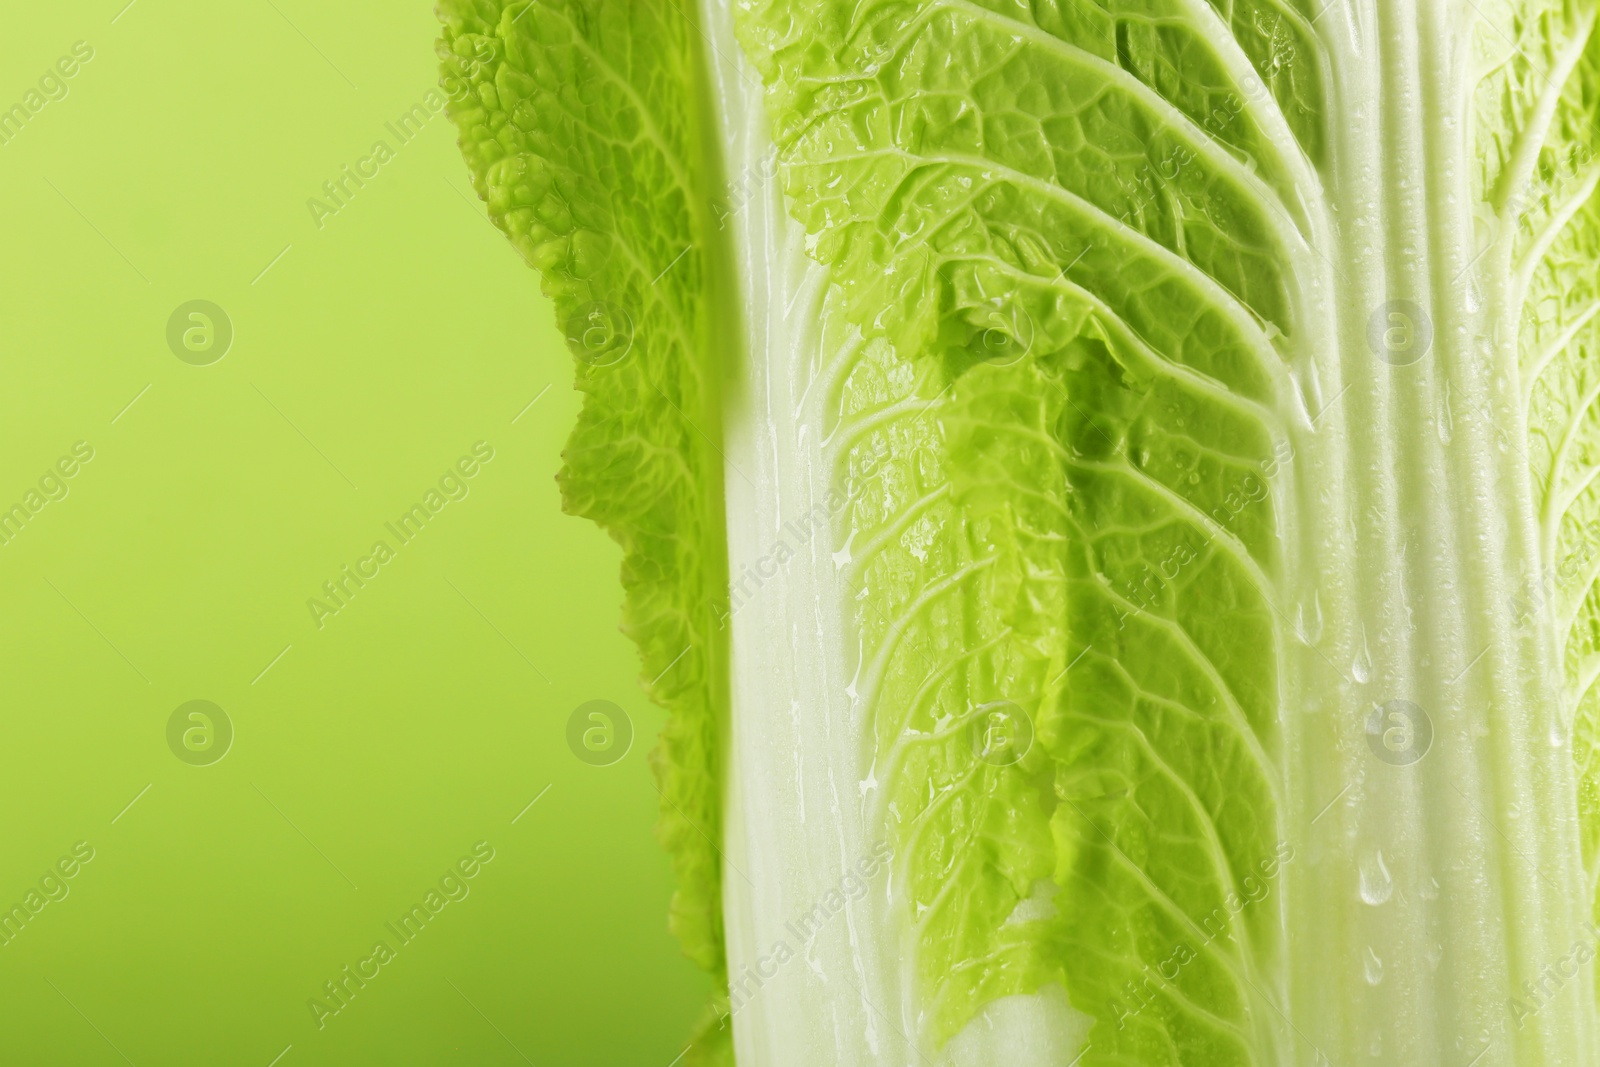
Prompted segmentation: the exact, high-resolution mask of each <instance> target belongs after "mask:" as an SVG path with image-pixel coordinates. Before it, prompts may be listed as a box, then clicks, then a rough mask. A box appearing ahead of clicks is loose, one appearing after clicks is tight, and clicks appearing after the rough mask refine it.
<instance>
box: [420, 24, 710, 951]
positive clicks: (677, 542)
mask: <svg viewBox="0 0 1600 1067" xmlns="http://www.w3.org/2000/svg"><path fill="white" fill-rule="evenodd" d="M440 16H441V18H442V19H443V21H444V24H445V32H444V36H443V39H442V41H441V43H440V56H441V59H442V61H443V70H444V78H443V81H442V83H441V84H443V85H444V87H445V88H446V89H447V90H448V91H450V93H451V98H452V103H451V109H450V113H451V116H452V117H453V119H454V120H455V122H456V125H457V126H458V128H459V129H460V133H461V148H462V152H463V153H464V154H465V156H466V159H467V163H468V165H469V167H470V168H471V172H472V180H473V185H474V187H475V188H476V189H477V191H478V195H479V196H481V197H482V198H483V199H484V201H485V202H486V203H487V204H488V208H489V216H490V218H491V219H493V220H494V223H495V225H497V226H499V227H500V228H501V229H502V230H503V231H504V232H505V233H506V235H507V236H508V237H509V238H511V241H512V243H513V244H514V245H515V246H516V248H517V250H518V251H519V252H521V253H522V255H523V257H524V258H525V259H526V260H527V261H528V263H529V264H531V265H532V266H534V267H535V268H537V269H538V271H539V273H540V277H541V281H542V284H543V288H544V292H545V294H546V296H548V297H549V298H550V300H551V301H552V303H553V304H554V305H555V313H556V321H557V323H558V324H559V325H561V326H563V327H564V329H565V330H566V334H567V339H568V343H569V345H570V346H571V348H572V351H573V355H574V356H575V357H576V358H575V367H576V372H577V387H578V389H579V391H580V392H582V393H583V394H584V404H583V410H582V413H581V414H580V415H579V418H578V424H577V426H576V427H575V428H574V429H573V432H572V437H571V439H570V440H569V441H568V443H567V448H566V451H565V453H564V458H565V461H566V465H565V467H564V468H563V469H562V471H561V474H560V475H559V481H560V483H561V490H562V498H563V500H564V502H565V506H566V509H567V510H568V511H570V512H571V513H573V514H575V515H582V516H585V517H587V518H591V519H593V520H594V521H596V522H597V523H599V524H600V525H601V526H603V527H604V528H605V529H606V530H607V531H608V532H609V533H610V534H611V536H612V537H613V538H615V539H616V541H617V543H618V544H620V545H621V546H622V553H623V558H622V584H623V588H624V592H625V595H626V599H625V602H624V606H623V630H624V632H626V633H627V634H628V635H629V636H630V637H631V638H632V639H633V640H634V641H635V642H636V643H637V644H638V646H639V652H640V658H641V661H642V666H643V671H642V678H643V680H644V684H645V689H646V692H647V693H648V694H649V695H650V697H651V699H653V700H654V701H656V702H657V703H658V704H660V705H661V706H662V707H664V708H666V709H667V710H668V712H669V713H670V718H669V720H668V722H667V726H666V728H665V729H664V731H663V732H662V736H661V740H660V743H659V745H658V746H657V748H656V750H655V752H654V753H653V754H652V763H653V766H654V768H655V777H656V784H657V788H658V789H659V791H660V793H661V821H660V825H659V833H660V836H661V838H662V840H663V841H664V842H665V844H666V846H667V848H668V849H669V850H670V852H671V853H672V858H673V866H674V869H675V870H676V872H677V878H678V891H677V894H676V896H675V897H674V898H673V904H672V916H671V926H672V929H673V931H674V932H675V933H676V934H677V935H678V937H679V939H680V940H681V941H682V943H683V948H684V951H685V952H686V953H687V954H688V955H689V957H690V958H691V959H693V960H694V961H695V962H697V963H699V964H700V965H701V966H703V967H705V968H707V969H708V970H710V971H712V972H713V973H714V974H718V975H720V974H722V973H723V970H724V959H723V935H722V904H721V884H720V879H721V856H720V853H719V850H718V842H719V841H720V839H721V824H722V813H721V811H720V786H719V782H720V780H721V756H720V744H721V740H720V737H721V733H722V729H723V727H722V720H723V717H724V716H725V715H726V708H727V681H726V657H727V642H726V635H725V633H724V629H723V624H722V618H723V615H724V613H725V604H726V601H727V570H726V566H727V564H726V558H727V557H726V547H725V546H726V535H725V532H724V520H723V497H722V469H721V468H722V456H721V452H720V449H719V444H718V441H719V435H720V429H721V418H720V411H719V404H720V400H719V396H720V378H721V375H722V373H723V368H724V366H726V365H727V364H728V362H730V356H729V353H728V351H727V350H726V347H725V343H724V341H723V340H722V338H723V337H724V336H726V331H725V330H724V329H723V328H722V324H723V323H725V322H726V321H727V319H726V316H727V314H728V313H729V311H730V308H729V305H728V296H727V294H728V292H729V289H728V286H727V284H726V279H725V276H724V273H723V272H724V271H725V269H726V268H725V265H724V263H723V262H722V259H721V257H722V256H723V255H724V253H723V252H722V251H721V249H722V248H723V247H724V244H725V242H724V241H723V239H722V238H721V237H720V236H719V234H718V230H717V225H716V221H715V219H714V217H713V216H712V214H711V211H710V204H711V195H710V190H712V189H713V188H716V187H717V184H718V179H717V178H716V177H715V175H717V174H718V173H719V170H718V164H717V150H716V145H715V143H714V142H712V141H711V140H710V139H709V138H708V129H707V126H706V109H705V106H704V102H703V99H702V97H703V93H704V78H703V72H702V70H701V67H700V59H699V45H698V42H699V40H700V38H699V36H698V32H697V29H696V27H695V26H694V25H693V24H692V23H690V22H688V21H686V19H685V18H684V16H683V15H681V14H680V13H678V12H677V11H675V10H673V9H672V8H671V6H670V5H669V6H666V7H658V6H656V5H643V4H622V3H613V2H609V0H554V2H552V0H538V2H536V3H529V2H525V0H512V2H498V0H446V2H444V3H442V4H441V5H440Z"/></svg>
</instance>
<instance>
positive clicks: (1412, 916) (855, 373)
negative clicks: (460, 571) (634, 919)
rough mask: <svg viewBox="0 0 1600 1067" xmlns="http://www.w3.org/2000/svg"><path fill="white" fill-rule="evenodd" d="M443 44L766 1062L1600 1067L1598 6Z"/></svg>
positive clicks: (1149, 3) (518, 29)
mask: <svg viewBox="0 0 1600 1067" xmlns="http://www.w3.org/2000/svg"><path fill="white" fill-rule="evenodd" d="M447 10H448V14H447V21H448V22H449V24H450V26H451V32H450V33H449V34H447V42H448V43H449V47H448V49H447V50H448V51H449V52H450V54H451V56H453V57H454V58H452V59H449V60H448V61H447V66H449V65H451V64H454V66H453V67H452V68H451V69H456V70H458V71H459V70H462V69H464V68H463V67H462V66H461V64H462V63H464V62H465V59H466V57H468V56H470V55H471V49H472V48H474V47H476V42H478V41H479V40H489V41H491V42H492V48H493V49H495V50H496V51H495V52H494V54H495V57H496V59H495V61H494V63H493V64H492V65H491V69H490V70H489V71H487V72H486V73H480V74H478V75H476V76H475V77H474V84H475V85H476V87H477V92H478V96H477V98H476V101H475V102H474V103H473V104H472V105H471V106H470V107H463V108H459V109H458V111H457V115H458V120H459V121H460V122H461V125H462V130H463V148H464V150H465V151H466V153H467V156H468V159H469V161H470V162H471V163H472V164H473V168H474V174H475V177H476V179H477V181H478V185H479V190H480V193H483V194H484V195H485V197H486V199H488V201H489V203H490V206H491V212H492V214H493V215H494V217H495V218H496V220H497V221H498V222H500V224H501V225H502V226H503V227H504V228H505V229H506V231H507V232H508V234H510V235H511V236H512V238H513V239H514V241H516V242H517V243H518V245H519V247H520V248H522V249H523V251H524V253H525V254H526V255H527V256H528V257H529V259H530V261H532V262H533V263H534V265H535V266H537V267H539V268H540V270H541V271H542V273H543V274H544V278H545V285H546V289H547V291H548V292H550V294H551V295H552V296H553V297H554V299H555V301H556V304H557V310H558V315H561V316H563V317H569V316H572V315H574V314H577V313H578V312H579V311H580V310H582V309H583V308H587V307H589V306H590V304H591V303H592V302H595V301H599V302H602V303H603V304H605V305H606V307H608V308H609V307H613V306H615V307H625V308H628V309H630V312H629V313H630V315H631V316H632V318H631V329H632V331H633V346H634V347H633V350H632V353H631V354H630V355H629V356H628V357H627V358H626V359H624V360H622V361H621V362H618V363H616V364H615V365H612V366H608V367H603V368H597V367H593V366H590V365H589V364H588V363H586V362H584V357H585V355H586V353H585V352H584V351H583V349H582V344H581V339H580V344H579V346H578V351H579V356H580V372H579V374H580V378H579V380H580V387H583V388H586V389H588V390H589V391H590V394H591V396H590V401H589V404H588V406H586V408H585V414H584V421H583V422H582V423H580V426H579V429H578V431H577V433H576V435H575V437H574V448H573V449H572V451H570V452H569V459H568V462H569V473H568V475H567V483H566V484H567V488H568V499H569V503H572V504H573V505H575V508H574V509H575V510H579V511H581V512H583V513H585V514H590V515H592V516H593V517H595V518H597V519H599V520H600V521H602V522H603V523H607V524H608V525H610V526H611V527H612V528H613V530H614V532H617V533H618V536H619V539H621V540H622V541H623V543H624V546H625V548H626V549H627V552H628V556H627V559H628V563H627V564H626V567H627V568H628V573H629V575H630V577H631V582H630V593H629V606H628V609H627V610H628V613H629V619H630V624H631V627H632V629H633V632H634V633H635V636H636V637H637V638H638V639H639V640H640V641H641V646H642V647H643V648H644V650H645V658H646V672H645V673H646V675H647V676H651V677H653V676H654V672H655V669H656V668H657V665H659V666H660V667H661V668H665V667H667V666H668V665H669V663H670V662H671V661H672V657H673V656H675V655H676V654H677V653H678V652H679V650H681V649H683V648H686V647H690V648H693V649H695V650H697V651H696V654H695V656H694V657H693V658H692V659H691V660H687V661H686V663H687V664H688V670H687V671H684V672H683V673H681V674H679V675H673V674H670V673H669V674H668V675H667V676H666V677H667V679H668V680H669V681H668V684H669V685H671V686H674V687H676V688H672V689H670V690H669V691H666V692H663V693H661V694H660V698H661V699H663V700H664V701H665V702H666V703H667V704H668V706H669V707H670V708H671V709H672V710H673V712H674V718H673V723H674V725H673V726H672V727H671V728H669V734H668V737H667V739H666V740H665V742H664V748H663V751H664V752H665V753H666V756H667V758H666V760H665V769H664V771H663V779H662V780H663V789H664V792H665V794H666V796H667V798H668V805H667V807H666V808H664V811H666V812H667V815H668V818H667V825H668V826H669V827H670V828H671V829H669V835H671V836H672V837H673V840H672V842H671V844H672V845H673V847H674V848H675V850H676V853H677V856H678V862H679V866H680V877H683V878H684V879H685V880H684V882H683V885H684V890H683V893H684V894H685V899H691V898H692V899H693V900H694V901H696V902H697V904H699V905H703V907H694V908H690V907H686V906H682V905H680V907H679V909H678V912H677V915H678V922H679V926H680V930H683V931H685V932H686V933H687V935H688V936H687V938H686V944H688V945H689V947H690V949H691V952H692V953H694V954H696V955H697V956H699V957H700V958H702V959H703V960H705V961H706V962H708V963H711V964H712V965H713V966H716V965H719V963H720V960H721V958H722V957H721V955H720V953H721V952H722V951H723V946H724V944H725V946H726V953H727V976H728V977H729V979H730V980H731V981H730V985H731V993H732V999H731V1001H730V1003H729V1004H728V1005H727V1006H726V1009H725V1010H726V1011H727V1012H728V1013H729V1017H728V1018H726V1019H724V1020H723V1021H724V1022H725V1023H730V1024H731V1026H732V1030H733V1034H734V1041H735V1044H736V1045H737V1048H738V1052H739V1055H740V1058H741V1060H743V1061H745V1062H747V1063H750V1064H760V1065H762V1067H767V1065H783V1067H788V1065H791V1064H793V1065H796V1067H799V1065H808V1067H809V1065H814V1064H820V1063H829V1064H850V1065H863V1067H864V1065H868V1064H871V1065H878V1064H894V1065H897V1067H898V1065H901V1064H905V1065H908V1067H909V1065H911V1064H935V1063H937V1064H939V1065H940V1067H945V1065H946V1064H948V1065H951V1067H968V1065H976V1064H980V1063H1000V1062H1003V1063H1007V1064H1009V1065H1014V1067H1034V1065H1039V1067H1043V1065H1045V1064H1053V1065H1066V1064H1082V1065H1084V1067H1090V1065H1101V1064H1106V1065H1109V1064H1139V1065H1143V1064H1182V1065H1184V1067H1199V1065H1246V1064H1253V1065H1261V1067H1267V1065H1276V1064H1297V1065H1299V1064H1305V1065H1312V1064H1319V1063H1324V1062H1332V1063H1338V1064H1344V1063H1358V1062H1360V1063H1384V1064H1408V1065H1409V1064H1417V1065H1424V1064H1426V1065H1433V1064H1448V1063H1456V1062H1460V1063H1463V1064H1466V1063H1474V1064H1477V1065H1479V1067H1489V1065H1505V1064H1519V1065H1520V1064H1528V1065H1532V1064H1540V1065H1544V1064H1574V1065H1577V1064H1592V1063H1595V1062H1600V1043H1597V1040H1600V1026H1597V1019H1596V1006H1595V1004H1596V1002H1595V980H1594V972H1593V967H1592V965H1591V960H1592V958H1593V956H1594V954H1595V943H1596V940H1597V938H1600V934H1597V933H1596V932H1595V929H1594V928H1593V927H1592V926H1588V925H1586V924H1587V923H1588V922H1589V921H1590V920H1592V919H1593V918H1594V916H1595V908H1596V883H1597V880H1600V686H1597V685H1596V681H1597V679H1600V415H1597V404H1600V313H1597V309H1600V280H1597V279H1600V265H1597V256H1600V194H1597V179H1600V117H1597V115H1600V112H1597V108H1600V36H1597V34H1596V32H1595V24H1596V10H1595V4H1594V2H1593V0H1481V2H1480V0H803V2H802V0H702V3H701V4H700V6H699V7H698V8H695V7H692V6H687V5H680V4H678V3H677V2H676V0H662V6H660V7H657V6H656V5H655V4H650V5H646V4H644V3H638V2H628V0H541V2H539V3H536V4H525V3H512V4H506V5H504V6H503V8H502V5H499V4H487V3H479V4H467V3H456V4H451V5H448V8H447ZM735 29H736V32H737V42H738V43H737V45H735V44H734V34H735ZM741 52H742V54H741ZM479 102H481V106H480V103H479ZM723 159H726V163H723V162H721V160H723ZM724 175H728V176H729V177H725V176H724ZM769 175H771V176H775V179H776V180H775V181H770V182H769V181H768V180H767V177H768V176H769ZM730 192H731V193H732V194H733V195H731V196H730ZM713 204H716V205H719V206H720V209H718V210H713V209H712V207H711V205H713ZM683 249H688V251H687V252H685V253H684V258H683V260H682V262H680V263H678V264H677V265H676V266H673V265H671V262H670V261H671V259H672V256H673V255H676V254H677V253H678V252H679V251H680V250H683ZM658 271H665V272H666V273H664V274H663V275H662V278H663V279H665V280H664V281H655V282H653V281H652V280H651V279H652V278H653V277H654V276H655V275H656V273H657V272H658ZM719 316H720V317H719ZM713 322H719V323H721V324H722V327H721V328H720V329H712V323H713ZM735 324H738V325H737V326H736V325H735ZM603 336H605V335H604V333H603V331H602V337H603ZM729 363H732V364H736V365H737V373H735V374H733V375H731V377H729V376H725V371H726V370H727V366H726V365H727V364H729ZM730 382H731V383H732V384H729V383H730ZM701 431H703V432H701ZM724 441H725V442H726V449H725V454H724V452H723V451H719V448H721V447H722V442H724ZM724 500H726V501H727V502H728V503H727V504H726V506H725V505H724V503H723V501H724ZM798 514H805V515H807V516H813V517H814V516H819V515H820V516H821V517H822V525H823V526H824V529H823V532H822V533H821V534H820V535H819V536H817V537H815V538H813V537H812V535H811V534H809V533H807V534H804V535H801V534H797V533H796V532H795V529H796V528H795V527H794V526H793V525H792V524H791V522H790V521H789V520H792V519H793V517H794V516H796V515H798ZM724 530H726V531H727V533H726V534H725V533H724ZM730 574H731V575H732V578H733V582H732V585H733V597H732V603H731V604H730V605H729V610H728V612H727V614H726V617H724V616H722V615H719V614H717V613H716V612H715V611H713V612H711V613H709V614H708V613H707V612H706V611H705V609H704V607H703V606H704V605H709V604H718V605H720V604H723V603H724V602H725V601H726V600H727V598H728V587H727V583H728V576H729V575H730ZM697 605H698V606H697ZM724 622H726V623H727V626H728V630H727V633H728V634H731V637H726V636H725V634H724V631H723V630H722V629H721V624H722V623H724ZM719 640H721V641H724V643H723V644H720V645H719V644H718V643H717V642H718V641H719ZM728 642H731V643H728ZM713 650H718V651H713ZM677 669H679V670H682V669H683V668H682V665H680V667H679V668H677ZM719 672H721V673H719ZM674 679H676V680H675V681H674ZM674 701H675V702H676V703H674ZM719 729H721V730H723V731H724V732H723V733H721V734H719V733H717V730H719ZM719 754H720V755H719ZM697 776H698V780H697ZM719 786H720V787H721V788H723V789H725V791H726V793H725V795H727V796H729V797H731V798H733V800H732V801H730V803H729V805H728V807H727V809H726V810H724V811H722V812H720V814H719V812H718V810H717V806H716V803H715V801H716V798H717V797H718V796H719V795H724V794H719V793H718V791H717V790H718V788H719ZM680 806H681V810H678V811H677V813H676V816H674V812H673V809H674V808H678V807H680ZM677 816H681V817H682V818H681V819H679V818H677ZM694 827H702V828H704V829H706V830H707V831H708V833H709V834H710V836H711V837H717V836H718V834H719V833H720V834H721V835H722V836H721V837H720V838H718V840H719V842H720V848H721V849H722V851H721V852H719V851H718V850H717V848H711V849H707V848H706V847H705V844H706V842H701V841H696V840H695V839H694V837H693V836H692V828H694ZM685 828H691V829H689V830H687V831H686V829H685ZM874 842H881V845H882V849H883V851H884V853H886V854H888V855H889V856H890V857H891V858H890V860H889V861H888V862H887V863H885V864H883V866H882V869H881V870H879V869H878V868H877V866H876V865H874V864H867V865H865V866H860V865H859V861H862V860H863V857H865V856H867V855H868V854H869V853H870V854H877V853H875V852H873V848H874V846H873V843H874ZM723 852H725V853H726V856H727V864H726V866H719V863H718V861H719V859H720V857H721V855H722V854H723ZM869 867H870V868H871V870H872V872H873V873H872V874H870V875H867V874H862V875H861V879H862V882H861V883H860V884H861V885H863V886H864V887H865V888H864V889H863V891H862V892H861V894H860V895H859V896H857V895H856V894H855V893H854V892H853V891H849V890H850V889H851V887H853V886H856V885H857V884H858V883H856V882H854V881H845V880H843V879H844V878H845V877H846V876H848V877H849V878H852V879H853V878H855V877H856V876H855V875H854V874H848V872H850V871H851V870H853V869H860V870H861V871H866V870H867V869H868V868H869ZM719 875H720V877H721V878H722V888H723V894H724V896H723V899H722V900H720V901H719V900H718V898H717V897H716V895H715V894H716V889H715V880H716V878H717V877H718V876H719ZM830 893H831V894H832V897H830V896H829V894H830ZM835 898H836V899H837V900H838V901H839V904H838V906H837V907H835V906H833V905H831V904H828V903H827V902H828V901H829V900H830V899H835ZM846 898H848V899H846ZM719 909H720V910H719ZM719 916H721V917H722V919H725V927H724V926H719V925H718V922H719ZM690 917H692V919H691V918H690ZM819 917H820V918H819ZM793 956H798V957H799V961H797V962H791V957H793ZM723 1032H725V1031H723ZM705 1047H706V1048H708V1049H709V1048H712V1047H716V1048H717V1049H718V1052H717V1054H718V1055H726V1054H727V1053H726V1048H725V1046H713V1045H712V1044H710V1043H709V1040H708V1042H706V1043H705ZM1474 1057H1476V1059H1475V1058H1474Z"/></svg>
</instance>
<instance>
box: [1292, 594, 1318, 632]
mask: <svg viewBox="0 0 1600 1067" xmlns="http://www.w3.org/2000/svg"><path fill="white" fill-rule="evenodd" d="M1294 633H1295V636H1296V637H1298V638H1299V639H1300V643H1301V644H1303V645H1314V644H1316V643H1317V642H1318V641H1319V640H1321V638H1322V600H1321V598H1320V597H1319V596H1318V594H1317V591H1316V590H1315V589H1313V590H1312V591H1311V599H1310V601H1301V602H1300V604H1299V605H1298V606H1297V607H1296V608H1295V609H1294Z"/></svg>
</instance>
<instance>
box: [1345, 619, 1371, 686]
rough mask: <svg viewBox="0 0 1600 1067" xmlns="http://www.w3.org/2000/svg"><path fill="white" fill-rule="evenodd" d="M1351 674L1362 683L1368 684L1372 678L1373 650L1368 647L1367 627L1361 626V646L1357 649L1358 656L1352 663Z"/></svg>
mask: <svg viewBox="0 0 1600 1067" xmlns="http://www.w3.org/2000/svg"><path fill="white" fill-rule="evenodd" d="M1350 676H1351V677H1353V678H1354V679H1355V680H1356V681H1357V682H1359V683H1360V684H1362V685H1366V684H1367V682H1368V681H1369V680H1370V679H1371V678H1372V652H1371V651H1370V650H1369V649H1368V648H1367V628H1366V627H1365V626H1363V627H1362V628H1361V648H1360V649H1358V650H1357V651H1356V658H1355V660H1354V661H1352V662H1351V664H1350Z"/></svg>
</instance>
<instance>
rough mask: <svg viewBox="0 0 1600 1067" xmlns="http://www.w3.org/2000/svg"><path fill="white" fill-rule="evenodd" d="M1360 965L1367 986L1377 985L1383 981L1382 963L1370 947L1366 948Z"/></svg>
mask: <svg viewBox="0 0 1600 1067" xmlns="http://www.w3.org/2000/svg"><path fill="white" fill-rule="evenodd" d="M1361 965H1362V969H1363V970H1365V971H1366V974H1367V984H1368V985H1377V984H1378V983H1379V982H1381V981H1383V961H1382V960H1380V959H1379V958H1378V954H1377V953H1376V952H1374V951H1372V946H1371V945H1368V946H1367V953H1366V955H1365V956H1364V957H1362V960H1361Z"/></svg>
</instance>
